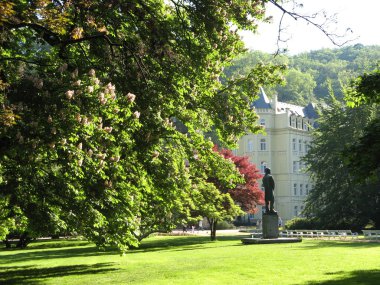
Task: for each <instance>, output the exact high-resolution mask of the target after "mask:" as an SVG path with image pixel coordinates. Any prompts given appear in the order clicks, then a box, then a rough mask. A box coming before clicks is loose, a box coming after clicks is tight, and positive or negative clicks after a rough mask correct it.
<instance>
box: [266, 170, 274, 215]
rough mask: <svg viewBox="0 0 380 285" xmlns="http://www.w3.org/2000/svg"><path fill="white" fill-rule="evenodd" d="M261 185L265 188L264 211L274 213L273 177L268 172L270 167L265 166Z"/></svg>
mask: <svg viewBox="0 0 380 285" xmlns="http://www.w3.org/2000/svg"><path fill="white" fill-rule="evenodd" d="M263 186H264V189H265V213H267V214H276V213H277V212H276V211H275V210H274V194H273V191H274V186H275V185H274V179H273V176H272V175H271V174H270V168H265V175H264V177H263Z"/></svg>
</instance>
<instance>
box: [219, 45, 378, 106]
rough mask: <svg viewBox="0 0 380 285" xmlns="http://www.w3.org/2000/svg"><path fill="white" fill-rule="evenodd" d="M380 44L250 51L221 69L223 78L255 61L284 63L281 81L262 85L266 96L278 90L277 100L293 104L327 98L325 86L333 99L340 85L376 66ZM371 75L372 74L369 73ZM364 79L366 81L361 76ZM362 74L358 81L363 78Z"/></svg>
mask: <svg viewBox="0 0 380 285" xmlns="http://www.w3.org/2000/svg"><path fill="white" fill-rule="evenodd" d="M379 58H380V47H378V46H363V45H361V44H356V45H353V46H347V47H343V48H337V49H320V50H316V51H311V52H305V53H301V54H298V55H287V54H280V55H277V56H276V57H273V55H270V54H267V53H263V52H259V51H250V52H247V53H245V54H243V55H241V56H238V57H237V58H236V59H235V60H233V62H232V64H231V66H229V67H227V68H226V69H225V74H226V76H227V77H238V76H241V75H245V74H247V73H248V72H249V68H250V67H252V66H255V65H256V64H258V63H273V64H285V65H287V66H288V72H287V73H285V74H284V79H285V82H284V84H281V85H277V86H274V87H270V86H267V87H265V89H266V91H267V93H268V95H271V94H274V93H278V97H279V100H281V101H284V102H289V103H295V104H300V105H301V104H304V103H305V102H311V101H312V102H316V101H321V100H329V88H330V86H331V87H332V90H333V92H334V94H335V96H336V98H337V99H339V100H342V99H343V91H342V87H344V86H348V85H349V83H350V82H351V80H354V79H356V77H358V76H359V75H362V74H363V73H365V72H367V73H368V75H369V74H370V72H371V71H372V70H373V69H374V68H376V66H377V65H378V62H379ZM373 76H375V75H373ZM364 77H365V80H370V78H367V76H364ZM364 77H363V78H362V80H364Z"/></svg>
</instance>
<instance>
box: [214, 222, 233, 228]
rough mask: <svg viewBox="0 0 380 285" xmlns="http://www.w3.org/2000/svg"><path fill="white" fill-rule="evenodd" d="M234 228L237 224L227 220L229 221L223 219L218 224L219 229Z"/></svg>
mask: <svg viewBox="0 0 380 285" xmlns="http://www.w3.org/2000/svg"><path fill="white" fill-rule="evenodd" d="M234 228H235V226H234V225H233V224H232V223H231V222H227V221H221V222H218V223H217V224H216V229H217V230H230V229H234Z"/></svg>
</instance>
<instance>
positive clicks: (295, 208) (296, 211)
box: [294, 206, 298, 216]
mask: <svg viewBox="0 0 380 285" xmlns="http://www.w3.org/2000/svg"><path fill="white" fill-rule="evenodd" d="M294 216H298V206H294Z"/></svg>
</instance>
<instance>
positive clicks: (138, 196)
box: [0, 0, 283, 249]
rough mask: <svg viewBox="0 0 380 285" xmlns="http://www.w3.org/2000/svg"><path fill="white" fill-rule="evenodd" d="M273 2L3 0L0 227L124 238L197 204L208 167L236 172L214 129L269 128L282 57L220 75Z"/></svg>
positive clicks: (163, 224) (221, 133)
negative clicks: (264, 120)
mask: <svg viewBox="0 0 380 285" xmlns="http://www.w3.org/2000/svg"><path fill="white" fill-rule="evenodd" d="M264 5H265V1H258V0H257V1H243V0H242V1H240V0H239V1H215V0H202V1H198V0H196V1H195V0H194V1H193V0H191V1H182V0H172V1H164V0H150V1H141V0H133V1H123V0H122V1H113V0H106V1H79V0H78V1H48V0H38V1H7V2H4V1H3V2H1V3H0V8H1V9H0V10H1V11H2V12H1V16H0V25H1V31H2V33H1V35H0V37H1V38H0V40H1V45H0V80H1V82H0V83H1V86H0V88H1V95H0V101H1V104H2V108H1V114H0V115H1V116H0V119H1V125H0V139H1V146H0V163H1V164H0V175H1V177H0V189H1V191H0V204H1V205H2V207H1V208H2V209H1V212H0V224H1V228H3V229H5V230H2V232H1V233H0V234H1V237H2V238H3V237H4V236H5V235H6V233H7V232H8V231H9V230H11V229H12V228H14V227H21V226H22V227H24V228H25V229H26V230H28V231H29V232H31V233H36V234H37V233H47V232H49V233H51V232H62V231H67V232H77V233H80V234H83V235H85V236H86V237H88V238H90V239H91V240H93V241H95V242H96V243H97V244H98V245H109V244H115V245H117V246H118V247H119V248H121V249H125V248H126V247H128V246H135V245H137V244H138V241H139V240H140V239H141V238H143V237H145V236H146V235H148V234H149V233H150V232H151V231H160V230H168V229H171V228H173V227H174V226H175V225H176V223H178V222H180V221H181V220H182V219H186V218H187V217H188V216H190V212H191V210H192V209H194V207H195V203H194V197H193V196H194V195H193V194H194V189H196V188H197V187H198V188H203V189H207V191H210V189H211V188H212V185H211V184H210V183H209V182H208V181H207V179H208V177H211V176H213V177H215V176H216V177H218V179H219V181H221V182H222V183H224V184H226V185H233V184H235V183H237V182H238V181H239V179H240V178H239V175H238V173H237V172H236V170H235V167H233V163H232V162H230V161H226V160H225V159H224V158H223V157H222V156H220V155H219V154H217V153H215V152H214V151H213V150H212V148H213V144H212V143H211V142H210V141H209V140H208V139H207V138H205V136H204V133H206V132H207V131H210V130H211V128H213V129H214V130H216V133H217V135H218V138H219V140H220V141H221V142H223V143H224V144H225V145H226V146H230V147H232V146H233V145H234V143H235V142H236V140H237V139H238V138H239V136H241V135H242V134H244V133H246V132H252V133H254V132H257V131H258V130H260V127H259V126H258V125H257V123H256V120H257V116H256V114H255V113H254V112H252V110H251V108H250V103H251V102H252V101H254V100H255V98H256V94H258V92H259V88H260V86H262V85H267V84H271V83H278V82H280V78H279V76H278V71H279V70H281V69H283V66H275V65H257V66H256V67H255V68H254V69H252V70H251V71H250V72H249V73H248V74H247V75H246V76H245V77H244V78H235V79H229V80H225V81H223V82H221V81H219V77H220V75H221V73H222V70H223V67H224V66H226V65H227V64H228V63H229V62H230V61H231V60H232V58H234V57H235V56H236V55H238V54H240V53H241V52H242V51H243V50H244V47H243V43H242V42H241V41H240V39H239V36H238V34H237V29H248V30H253V31H254V30H255V29H256V27H257V23H258V21H261V20H264V11H265V6H264ZM179 122H180V123H181V124H182V125H183V126H185V128H186V130H187V132H186V133H184V132H181V131H180V129H179V128H178V127H177V126H178V125H179ZM228 165H230V166H228ZM216 166H224V167H222V168H220V169H218V170H216V169H215V168H216ZM210 193H212V191H210ZM210 195H211V194H210ZM226 199H230V198H228V196H226ZM204 203H205V206H207V205H209V206H210V205H212V200H205V201H204Z"/></svg>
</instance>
